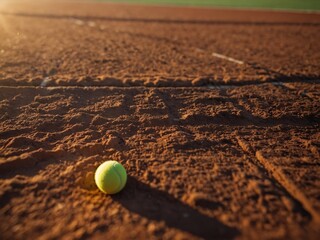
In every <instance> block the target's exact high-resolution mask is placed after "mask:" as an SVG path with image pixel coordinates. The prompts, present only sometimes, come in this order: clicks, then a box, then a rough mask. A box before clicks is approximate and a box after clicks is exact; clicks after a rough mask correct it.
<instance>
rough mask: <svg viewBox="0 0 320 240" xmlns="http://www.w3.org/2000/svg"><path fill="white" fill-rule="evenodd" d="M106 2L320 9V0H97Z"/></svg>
mask: <svg viewBox="0 0 320 240" xmlns="http://www.w3.org/2000/svg"><path fill="white" fill-rule="evenodd" d="M97 1H105V2H121V3H138V4H160V5H161V4H163V5H179V6H210V7H215V6H216V7H236V8H267V9H292V10H314V11H315V10H318V11H319V10H320V0H97Z"/></svg>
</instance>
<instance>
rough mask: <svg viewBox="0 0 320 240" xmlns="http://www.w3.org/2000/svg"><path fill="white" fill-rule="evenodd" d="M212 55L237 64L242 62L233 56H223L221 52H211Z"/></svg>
mask: <svg viewBox="0 0 320 240" xmlns="http://www.w3.org/2000/svg"><path fill="white" fill-rule="evenodd" d="M212 56H214V57H217V58H221V59H225V60H228V61H230V62H234V63H237V64H240V65H242V64H244V62H243V61H240V60H237V59H234V58H231V57H228V56H225V55H222V54H219V53H215V52H214V53H212Z"/></svg>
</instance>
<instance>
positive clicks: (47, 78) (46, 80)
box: [40, 77, 51, 87]
mask: <svg viewBox="0 0 320 240" xmlns="http://www.w3.org/2000/svg"><path fill="white" fill-rule="evenodd" d="M50 81H51V78H50V77H46V78H45V79H43V81H42V83H41V84H40V87H46V86H47V84H48V83H49V82H50Z"/></svg>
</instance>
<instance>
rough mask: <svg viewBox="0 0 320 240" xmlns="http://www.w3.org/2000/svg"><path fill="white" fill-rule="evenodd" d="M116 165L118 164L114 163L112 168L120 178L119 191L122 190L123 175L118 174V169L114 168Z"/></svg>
mask: <svg viewBox="0 0 320 240" xmlns="http://www.w3.org/2000/svg"><path fill="white" fill-rule="evenodd" d="M115 164H117V162H115V163H113V164H112V167H113V169H114V171H115V173H116V174H117V176H118V178H119V180H120V187H119V188H118V189H121V187H122V179H121V175H120V174H119V173H118V171H117V169H116V167H115V166H114V165H115Z"/></svg>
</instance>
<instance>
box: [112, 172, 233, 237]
mask: <svg viewBox="0 0 320 240" xmlns="http://www.w3.org/2000/svg"><path fill="white" fill-rule="evenodd" d="M112 198H113V200H115V201H117V202H118V203H120V204H121V205H122V206H123V207H125V208H126V209H128V210H129V211H132V212H135V213H137V214H139V215H141V216H143V217H146V218H148V219H150V220H156V221H163V222H165V224H166V225H167V226H168V227H171V228H176V229H179V230H181V231H184V232H188V233H190V234H192V235H194V236H197V237H200V238H204V239H233V238H235V237H236V236H237V235H238V234H239V231H238V230H237V229H235V228H231V227H228V226H226V225H224V224H223V223H221V222H219V221H218V220H216V219H213V218H210V217H208V216H205V215H203V214H201V213H199V212H198V211H196V210H195V209H193V208H191V207H190V206H188V205H186V204H184V203H182V202H180V201H179V200H177V199H175V198H174V197H172V196H171V195H169V194H168V193H166V192H164V191H161V190H158V189H155V188H152V187H150V186H149V185H147V184H145V183H142V182H140V181H138V180H137V179H136V178H134V177H130V176H129V177H128V182H127V185H126V187H125V189H124V190H123V191H122V192H121V193H119V194H117V195H114V196H112Z"/></svg>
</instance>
